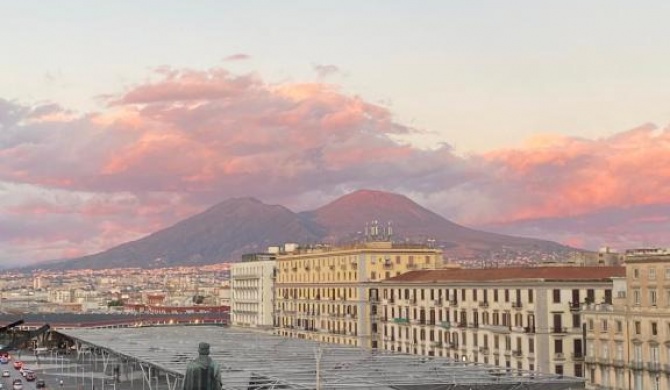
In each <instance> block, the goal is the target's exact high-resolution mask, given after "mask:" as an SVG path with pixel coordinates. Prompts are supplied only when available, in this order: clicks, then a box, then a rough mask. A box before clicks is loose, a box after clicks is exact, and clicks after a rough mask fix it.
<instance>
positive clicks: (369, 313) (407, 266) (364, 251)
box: [275, 241, 442, 348]
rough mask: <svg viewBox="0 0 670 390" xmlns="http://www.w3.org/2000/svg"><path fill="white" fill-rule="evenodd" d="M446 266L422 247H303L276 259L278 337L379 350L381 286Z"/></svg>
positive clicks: (387, 244)
mask: <svg viewBox="0 0 670 390" xmlns="http://www.w3.org/2000/svg"><path fill="white" fill-rule="evenodd" d="M441 265H442V252H441V251H440V250H439V249H433V248H429V247H426V246H423V245H409V244H395V243H391V242H389V241H370V242H364V243H360V244H355V245H352V246H349V247H339V248H331V247H318V248H301V249H297V250H295V251H294V252H293V253H287V254H280V255H279V256H278V257H277V268H278V269H277V271H278V276H277V283H276V294H277V296H276V303H275V309H276V311H277V321H278V324H277V329H276V330H275V332H276V333H277V334H279V335H283V336H287V337H295V338H303V339H309V340H317V341H321V342H327V343H338V344H347V345H355V346H361V347H368V348H377V347H378V344H379V342H380V340H379V338H378V332H377V330H378V328H377V327H378V324H379V323H378V317H377V315H378V311H379V309H378V304H379V301H378V286H379V284H380V282H381V281H383V280H386V279H388V278H391V277H394V276H397V275H401V274H403V273H406V272H408V271H412V270H420V269H434V268H436V267H439V266H441Z"/></svg>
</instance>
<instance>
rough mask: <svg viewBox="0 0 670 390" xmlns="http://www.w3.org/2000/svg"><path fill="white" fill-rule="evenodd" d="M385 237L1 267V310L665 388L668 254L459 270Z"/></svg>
mask: <svg viewBox="0 0 670 390" xmlns="http://www.w3.org/2000/svg"><path fill="white" fill-rule="evenodd" d="M366 233H367V232H366ZM389 236H390V235H388V236H387V235H384V234H376V235H372V234H370V235H368V239H367V240H366V241H364V242H360V243H357V244H351V245H348V246H339V247H333V246H328V245H321V246H315V245H309V246H300V245H298V244H284V245H281V246H274V247H269V248H268V250H267V251H265V252H259V253H250V254H247V255H244V256H242V258H241V261H240V262H238V263H222V264H215V265H209V266H201V267H172V268H162V269H139V268H132V269H107V270H69V271H45V270H36V271H33V272H5V273H4V274H2V275H1V277H0V293H1V298H2V299H1V301H0V312H1V314H0V317H1V318H4V320H5V322H7V321H9V320H10V319H12V320H13V319H16V318H27V319H28V321H27V322H26V323H25V324H23V326H22V328H23V329H35V328H36V327H38V326H39V325H41V324H40V322H44V321H50V322H52V324H51V325H52V326H55V328H62V329H67V328H79V327H89V328H96V327H97V328H109V327H119V326H124V327H125V326H150V325H178V324H207V323H210V324H226V325H229V326H231V327H234V328H249V329H254V330H256V331H260V332H264V333H268V334H275V335H278V336H282V337H285V338H296V339H304V340H312V341H316V342H319V343H326V344H335V345H337V344H340V345H348V346H356V347H361V348H364V349H369V350H383V351H389V352H395V353H401V354H410V355H421V356H434V357H445V358H450V359H453V360H455V361H464V362H473V363H482V364H488V365H492V366H498V367H501V368H504V369H515V370H527V371H538V372H542V373H550V374H556V375H561V376H563V375H565V376H571V377H582V378H585V380H586V384H587V387H589V388H597V389H635V390H642V389H650V388H653V389H668V388H669V386H670V346H667V345H666V342H665V341H666V340H667V337H668V336H670V290H668V289H667V286H666V285H667V284H668V283H669V282H668V281H669V280H670V250H668V249H659V248H650V249H634V250H628V251H626V252H625V253H618V252H617V251H615V250H613V249H611V248H603V249H601V250H600V251H599V252H597V253H591V254H583V255H580V256H577V257H574V258H572V259H570V261H563V262H545V263H539V264H535V265H534V266H527V267H518V266H515V265H514V264H482V266H481V267H479V268H463V267H462V266H461V265H459V264H456V263H450V262H445V261H444V260H443V257H442V252H441V250H440V249H437V248H433V247H431V246H427V245H413V244H408V243H402V244H399V243H393V242H391V241H390V240H389ZM40 313H41V317H40V316H39V314H40ZM58 315H60V316H61V317H57V316H58ZM64 315H69V316H70V317H63V316H64ZM100 315H103V317H100ZM138 315H144V316H147V317H141V318H140V319H138V318H137V316H138ZM82 316H83V317H82ZM87 316H88V317H89V319H88V320H86V319H85V317H87ZM95 316H98V317H95ZM68 318H69V319H68ZM82 318H84V319H83V320H82Z"/></svg>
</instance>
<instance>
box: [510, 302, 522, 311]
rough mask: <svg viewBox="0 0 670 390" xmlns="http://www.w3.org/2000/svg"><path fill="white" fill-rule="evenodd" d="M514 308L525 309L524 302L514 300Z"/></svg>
mask: <svg viewBox="0 0 670 390" xmlns="http://www.w3.org/2000/svg"><path fill="white" fill-rule="evenodd" d="M512 309H516V310H521V309H523V303H521V301H517V302H512Z"/></svg>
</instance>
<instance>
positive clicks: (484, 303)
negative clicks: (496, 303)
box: [479, 301, 489, 309]
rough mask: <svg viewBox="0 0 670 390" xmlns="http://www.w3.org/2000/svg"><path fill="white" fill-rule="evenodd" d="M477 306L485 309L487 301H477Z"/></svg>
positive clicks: (487, 304)
mask: <svg viewBox="0 0 670 390" xmlns="http://www.w3.org/2000/svg"><path fill="white" fill-rule="evenodd" d="M479 307H481V308H482V309H486V308H488V307H489V303H488V302H487V301H483V302H479Z"/></svg>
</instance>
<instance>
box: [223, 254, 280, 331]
mask: <svg viewBox="0 0 670 390" xmlns="http://www.w3.org/2000/svg"><path fill="white" fill-rule="evenodd" d="M276 272H277V261H276V260H275V256H274V255H271V254H250V255H244V256H243V257H242V262H241V263H236V264H233V266H232V267H231V269H230V291H231V294H230V308H231V324H232V325H233V326H244V327H251V328H267V329H270V328H272V327H273V326H274V325H275V316H274V300H275V286H274V284H275V277H276Z"/></svg>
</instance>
